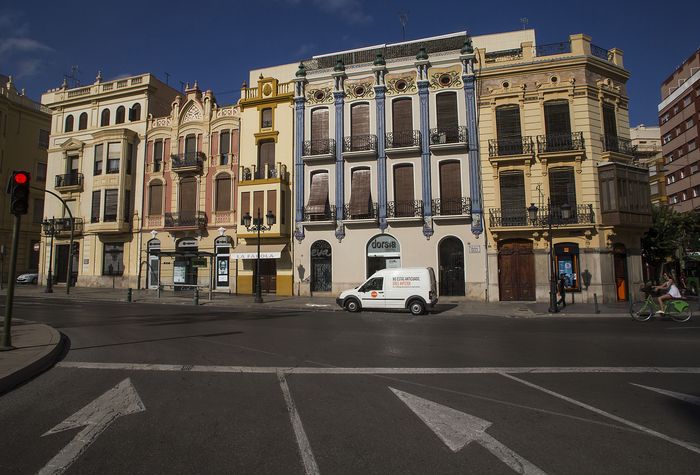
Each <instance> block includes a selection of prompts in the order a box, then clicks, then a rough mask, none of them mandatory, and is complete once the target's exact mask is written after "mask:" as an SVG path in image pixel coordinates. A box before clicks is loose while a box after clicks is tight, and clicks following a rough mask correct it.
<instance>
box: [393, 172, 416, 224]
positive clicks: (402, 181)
mask: <svg viewBox="0 0 700 475" xmlns="http://www.w3.org/2000/svg"><path fill="white" fill-rule="evenodd" d="M414 213H415V203H414V196H413V165H411V164H410V163H404V164H401V165H396V166H395V167H394V216H396V217H402V216H413V215H414Z"/></svg>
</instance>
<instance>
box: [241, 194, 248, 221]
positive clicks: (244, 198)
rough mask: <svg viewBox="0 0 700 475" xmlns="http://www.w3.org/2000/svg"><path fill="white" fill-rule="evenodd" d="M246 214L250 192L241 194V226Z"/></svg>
mask: <svg viewBox="0 0 700 475" xmlns="http://www.w3.org/2000/svg"><path fill="white" fill-rule="evenodd" d="M246 213H250V191H244V192H242V193H241V224H243V216H245V214H246Z"/></svg>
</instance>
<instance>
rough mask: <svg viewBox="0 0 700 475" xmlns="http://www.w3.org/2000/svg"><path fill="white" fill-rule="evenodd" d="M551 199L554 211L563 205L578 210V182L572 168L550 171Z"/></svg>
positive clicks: (552, 169)
mask: <svg viewBox="0 0 700 475" xmlns="http://www.w3.org/2000/svg"><path fill="white" fill-rule="evenodd" d="M548 174H549V197H550V200H551V203H552V208H553V209H558V208H559V207H560V206H561V205H563V204H568V205H571V209H572V211H574V210H575V209H576V181H575V179H574V169H573V168H572V167H560V168H551V169H550V170H549V173H548Z"/></svg>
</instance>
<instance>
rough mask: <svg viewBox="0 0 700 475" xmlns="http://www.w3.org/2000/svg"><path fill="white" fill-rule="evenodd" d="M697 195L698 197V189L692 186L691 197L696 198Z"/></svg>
mask: <svg viewBox="0 0 700 475" xmlns="http://www.w3.org/2000/svg"><path fill="white" fill-rule="evenodd" d="M697 197H698V189H697V187H696V188H693V198H697Z"/></svg>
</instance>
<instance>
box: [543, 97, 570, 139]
mask: <svg viewBox="0 0 700 475" xmlns="http://www.w3.org/2000/svg"><path fill="white" fill-rule="evenodd" d="M544 126H545V130H546V131H547V135H556V134H560V135H565V134H568V135H571V119H570V117H569V102H568V101H548V102H545V103H544Z"/></svg>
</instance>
